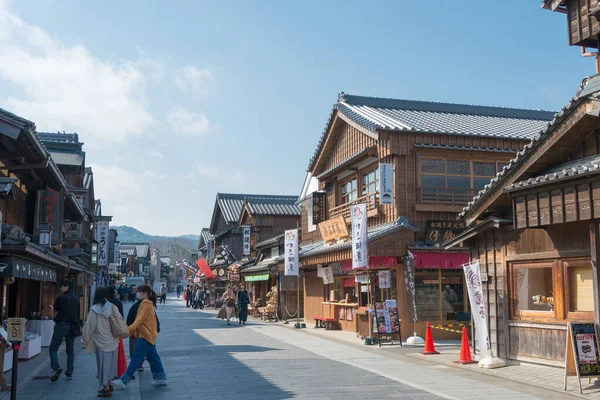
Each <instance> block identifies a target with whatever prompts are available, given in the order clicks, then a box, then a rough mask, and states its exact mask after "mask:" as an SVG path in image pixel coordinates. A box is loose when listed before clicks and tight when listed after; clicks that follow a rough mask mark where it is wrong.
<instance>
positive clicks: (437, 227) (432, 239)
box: [425, 221, 465, 246]
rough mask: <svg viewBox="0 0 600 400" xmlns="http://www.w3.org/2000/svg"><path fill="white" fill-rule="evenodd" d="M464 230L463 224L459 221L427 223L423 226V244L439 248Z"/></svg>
mask: <svg viewBox="0 0 600 400" xmlns="http://www.w3.org/2000/svg"><path fill="white" fill-rule="evenodd" d="M464 230H465V223H464V222H459V221H427V223H426V224H425V244H426V245H428V246H431V245H433V246H441V245H442V244H444V243H445V242H447V241H449V240H452V239H454V238H455V237H456V235H457V234H459V233H461V232H462V231H464Z"/></svg>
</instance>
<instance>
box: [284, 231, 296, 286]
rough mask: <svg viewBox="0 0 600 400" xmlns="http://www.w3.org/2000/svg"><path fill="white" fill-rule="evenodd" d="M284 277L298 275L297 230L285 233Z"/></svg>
mask: <svg viewBox="0 0 600 400" xmlns="http://www.w3.org/2000/svg"><path fill="white" fill-rule="evenodd" d="M284 245H285V253H284V259H285V275H288V276H297V275H298V230H297V229H292V230H289V231H285V241H284Z"/></svg>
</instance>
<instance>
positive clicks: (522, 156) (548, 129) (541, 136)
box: [459, 75, 600, 218]
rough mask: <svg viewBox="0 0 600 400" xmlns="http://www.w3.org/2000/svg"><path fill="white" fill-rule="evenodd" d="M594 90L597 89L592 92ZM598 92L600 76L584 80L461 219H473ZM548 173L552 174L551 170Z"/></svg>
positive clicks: (479, 195) (481, 193) (473, 200)
mask: <svg viewBox="0 0 600 400" xmlns="http://www.w3.org/2000/svg"><path fill="white" fill-rule="evenodd" d="M588 86H589V88H588ZM592 88H595V89H593V90H592ZM586 89H587V90H586ZM598 90H600V75H594V76H591V77H586V78H584V79H583V81H582V82H581V85H580V86H579V88H578V90H577V94H576V97H572V98H571V99H570V100H569V103H568V104H566V105H565V106H564V107H563V108H562V109H561V111H560V112H559V113H557V114H556V115H555V116H554V118H553V119H552V121H551V122H549V123H548V124H547V125H546V126H545V127H544V129H542V130H540V132H539V133H538V134H536V135H534V136H533V137H532V138H531V141H530V142H529V143H528V144H526V145H525V147H523V149H522V150H521V151H519V152H518V153H517V155H516V157H515V158H513V159H512V160H510V161H509V162H508V164H507V165H506V166H505V167H504V169H503V170H502V171H500V172H498V173H497V174H496V176H495V177H494V178H493V179H492V180H491V181H490V183H488V184H487V185H485V186H484V187H483V189H481V190H480V191H479V193H478V194H477V195H476V196H475V197H473V199H472V200H471V201H470V202H468V203H467V205H466V206H465V207H464V208H463V211H462V212H461V213H460V214H459V218H469V217H472V214H473V213H474V212H475V209H476V206H477V205H479V204H480V203H482V202H483V201H484V200H485V199H488V198H490V197H491V195H492V192H493V191H494V190H495V189H497V188H499V187H502V186H506V185H507V184H508V183H509V179H510V178H511V177H513V175H514V174H515V171H516V170H517V167H519V166H521V165H523V164H524V163H525V161H526V160H527V159H528V158H529V157H530V155H531V154H532V153H533V152H534V151H535V150H537V149H538V148H539V147H540V146H541V145H542V143H544V141H545V139H547V138H548V137H549V136H550V134H551V133H552V132H553V131H554V130H555V129H556V128H557V127H559V126H560V125H561V123H562V122H563V121H564V120H565V119H566V118H567V117H568V116H569V115H571V114H572V113H573V112H574V110H575V109H576V108H577V106H578V105H580V104H582V103H583V102H585V101H586V100H589V99H590V98H591V97H592V96H593V95H594V94H595V93H596V92H597V91H598ZM579 162H580V163H583V162H585V160H579ZM583 167H585V166H582V169H583ZM588 168H589V167H588ZM592 168H593V163H592ZM548 172H549V173H550V170H549V171H548ZM554 173H556V172H552V174H554ZM561 174H562V173H561ZM540 179H541V178H540ZM534 180H535V179H534ZM522 184H523V183H522V182H521V186H522ZM513 189H514V187H513Z"/></svg>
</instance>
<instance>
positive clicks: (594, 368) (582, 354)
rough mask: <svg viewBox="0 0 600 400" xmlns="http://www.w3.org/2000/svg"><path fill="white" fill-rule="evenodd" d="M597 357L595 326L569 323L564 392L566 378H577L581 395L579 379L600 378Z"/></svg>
mask: <svg viewBox="0 0 600 400" xmlns="http://www.w3.org/2000/svg"><path fill="white" fill-rule="evenodd" d="M599 356H600V354H599V353H598V332H597V331H596V326H595V324H594V323H577V322H573V323H571V322H569V324H568V325H567V349H566V354H565V390H567V376H577V381H578V383H579V393H582V388H581V381H580V378H592V377H600V357H599Z"/></svg>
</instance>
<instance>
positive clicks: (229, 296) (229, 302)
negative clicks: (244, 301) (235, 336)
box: [223, 287, 235, 325]
mask: <svg viewBox="0 0 600 400" xmlns="http://www.w3.org/2000/svg"><path fill="white" fill-rule="evenodd" d="M223 304H224V305H225V313H226V318H227V325H231V317H232V316H233V313H234V312H235V296H234V294H233V291H232V290H231V288H230V287H228V288H227V290H225V294H223Z"/></svg>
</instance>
